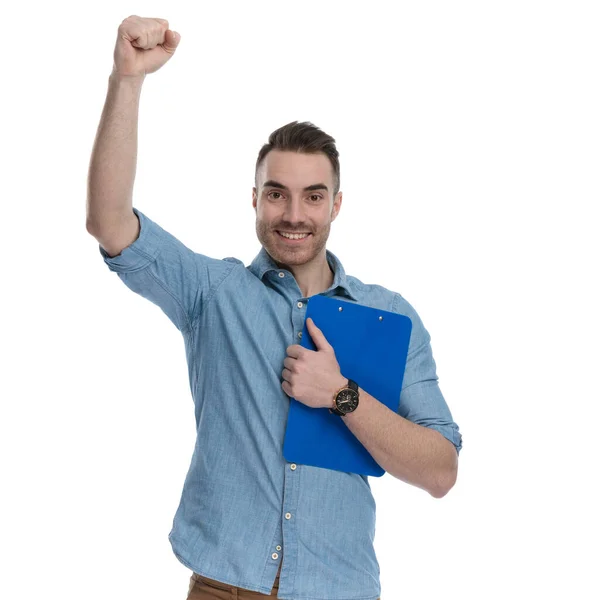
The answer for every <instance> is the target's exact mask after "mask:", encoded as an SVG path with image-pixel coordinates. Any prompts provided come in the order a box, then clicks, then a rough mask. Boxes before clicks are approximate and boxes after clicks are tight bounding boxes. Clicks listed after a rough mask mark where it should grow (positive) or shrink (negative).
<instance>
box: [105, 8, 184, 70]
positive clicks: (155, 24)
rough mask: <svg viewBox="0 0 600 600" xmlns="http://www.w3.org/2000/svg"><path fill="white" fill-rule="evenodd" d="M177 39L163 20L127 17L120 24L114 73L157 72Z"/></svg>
mask: <svg viewBox="0 0 600 600" xmlns="http://www.w3.org/2000/svg"><path fill="white" fill-rule="evenodd" d="M180 39H181V36H180V35H179V34H178V33H176V32H175V31H172V30H171V29H169V22H168V21H167V20H165V19H150V18H144V17H138V16H136V15H131V16H130V17H127V18H126V19H124V20H123V22H122V23H121V25H119V33H118V36H117V44H116V46H115V53H114V67H113V73H116V74H117V75H119V76H121V77H141V78H143V77H145V76H146V75H147V74H148V73H154V71H158V69H160V68H161V67H162V66H163V65H164V64H165V63H166V62H167V61H168V60H169V59H170V58H171V56H173V54H174V53H175V50H176V49H177V46H178V44H179V40H180Z"/></svg>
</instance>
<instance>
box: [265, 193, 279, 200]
mask: <svg viewBox="0 0 600 600" xmlns="http://www.w3.org/2000/svg"><path fill="white" fill-rule="evenodd" d="M271 194H278V195H279V196H281V193H280V192H269V193H268V195H267V196H270V195H271ZM275 200H279V198H275Z"/></svg>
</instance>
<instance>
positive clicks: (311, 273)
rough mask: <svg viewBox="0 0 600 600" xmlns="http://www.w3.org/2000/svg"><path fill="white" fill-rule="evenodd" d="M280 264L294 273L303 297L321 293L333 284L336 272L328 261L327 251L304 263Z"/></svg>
mask: <svg viewBox="0 0 600 600" xmlns="http://www.w3.org/2000/svg"><path fill="white" fill-rule="evenodd" d="M278 264H279V266H280V267H285V268H286V269H288V270H289V271H291V272H292V273H293V275H294V279H295V280H296V283H297V284H298V287H299V288H300V291H301V292H302V297H303V298H310V297H311V296H314V295H315V294H320V293H321V292H324V291H325V290H328V289H329V288H330V287H331V286H332V285H333V280H334V273H333V271H332V270H331V267H330V266H329V263H328V262H327V256H326V254H325V251H323V252H322V253H320V254H319V255H318V256H315V258H314V259H313V260H311V261H310V262H308V263H305V264H303V265H284V264H280V263H278Z"/></svg>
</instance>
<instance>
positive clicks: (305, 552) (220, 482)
mask: <svg viewBox="0 0 600 600" xmlns="http://www.w3.org/2000/svg"><path fill="white" fill-rule="evenodd" d="M133 210H134V213H135V214H136V215H137V216H138V219H139V221H140V226H141V229H140V235H139V237H138V238H137V239H136V240H135V241H134V242H133V243H132V244H131V245H130V246H128V247H127V248H125V249H124V250H123V251H122V252H121V254H119V255H117V256H115V257H113V258H110V257H109V256H108V254H107V253H106V252H105V250H104V249H103V248H102V247H101V246H100V253H101V255H102V256H103V257H104V261H105V262H106V264H107V265H108V266H109V268H110V269H111V270H112V271H115V272H116V273H117V274H118V276H119V278H120V279H121V281H123V283H124V284H125V285H126V286H127V287H128V288H130V289H131V290H133V291H134V292H136V293H137V294H140V295H141V296H143V297H144V298H147V299H148V300H150V301H151V302H153V303H154V304H156V305H158V306H159V307H160V308H161V309H162V310H163V312H164V313H165V314H166V315H167V317H169V319H170V320H171V321H172V322H173V324H174V325H175V326H176V327H177V329H179V331H180V332H181V333H182V336H183V341H184V344H185V350H186V357H187V365H188V372H189V382H190V389H191V393H192V397H193V400H194V406H195V418H196V430H197V438H196V444H195V448H194V452H193V456H192V460H191V464H190V468H189V471H188V473H187V476H186V479H185V482H184V486H183V491H182V495H181V501H180V503H179V507H178V509H177V511H176V513H175V516H174V519H173V527H172V530H171V532H170V533H169V541H170V543H171V546H172V548H173V552H174V553H175V555H176V556H177V558H178V559H179V560H180V561H181V562H182V563H183V564H184V565H185V566H187V567H188V568H189V569H191V570H193V571H195V572H196V573H199V574H200V575H204V576H205V577H209V578H211V579H215V580H217V581H221V582H223V583H226V584H230V585H233V586H238V587H241V588H246V589H248V590H253V591H256V592H260V593H262V594H269V593H270V592H271V590H272V588H273V583H274V580H275V577H276V575H277V572H278V569H279V567H280V563H281V573H280V578H279V592H278V596H277V597H278V598H282V599H286V600H377V598H379V597H380V594H381V586H380V579H379V574H380V572H379V563H378V561H377V558H376V556H375V551H374V546H373V542H374V538H375V500H374V498H373V495H372V493H371V488H370V485H369V480H368V477H367V476H363V475H358V474H355V473H343V472H340V471H334V470H331V469H323V468H319V467H313V466H307V465H302V464H293V463H288V462H287V461H286V460H285V459H284V458H283V452H282V449H283V440H284V434H285V428H286V420H287V415H288V410H289V405H290V399H289V397H288V396H287V394H286V393H285V392H284V391H283V388H282V387H281V382H282V377H281V372H282V370H283V360H284V358H285V357H286V356H287V354H286V349H287V347H288V346H290V345H291V344H296V343H299V335H300V332H301V330H302V327H303V323H304V319H305V311H306V302H307V300H308V299H307V298H305V297H303V296H302V292H301V291H300V288H299V287H298V284H297V283H296V280H295V279H294V276H293V275H292V273H291V272H290V271H288V270H286V269H280V268H278V267H277V265H276V264H275V263H274V262H273V260H272V259H271V257H270V256H269V254H268V253H267V252H266V251H265V249H264V248H262V249H261V251H260V252H259V253H258V255H257V256H256V258H255V259H254V260H253V262H252V263H251V264H250V265H249V266H248V267H246V266H244V263H243V262H242V261H241V260H239V259H237V258H232V257H228V258H224V259H216V258H210V257H208V256H205V255H203V254H198V253H196V252H193V251H192V250H190V249H188V248H187V247H186V246H185V245H184V244H183V243H181V242H180V241H179V240H178V239H176V238H175V237H174V236H173V235H171V234H170V233H168V232H167V231H165V230H164V229H162V228H161V227H160V226H159V225H158V224H157V223H155V222H154V221H152V220H151V219H150V218H148V217H147V216H146V215H144V214H143V213H142V212H141V211H139V210H138V209H136V208H134V209H133ZM326 254H327V260H328V262H329V265H330V266H331V269H332V270H333V272H334V274H335V275H334V277H335V278H334V281H333V284H332V286H331V287H330V288H329V289H328V290H326V291H324V292H322V293H323V294H324V295H325V296H329V297H332V296H335V297H338V298H341V299H344V300H345V301H348V302H358V303H360V304H365V305H367V306H371V307H374V308H381V309H385V310H389V311H394V312H397V313H400V314H404V315H407V316H408V317H410V319H411V320H412V323H413V329H412V335H411V340H410V345H409V353H408V357H407V362H406V370H405V374H404V380H403V386H402V392H401V395H400V404H399V409H398V412H399V414H400V415H402V416H403V417H405V418H406V419H409V420H411V421H413V422H415V423H418V424H419V425H423V426H425V427H431V428H432V429H436V430H437V431H439V432H440V433H441V434H442V435H444V436H445V437H446V438H447V439H449V440H450V441H451V442H452V443H453V444H454V446H455V447H456V451H457V452H459V451H460V449H461V446H462V443H461V434H460V433H459V429H458V427H457V425H456V424H455V423H454V422H453V420H452V416H451V414H450V410H449V409H448V406H447V405H446V402H445V400H444V398H443V396H442V394H441V392H440V389H439V387H438V383H437V379H438V378H437V375H436V370H435V362H434V360H433V357H432V353H431V346H430V337H429V334H428V332H427V330H426V329H425V328H424V326H423V323H422V322H421V320H420V318H419V316H418V315H417V313H416V312H415V310H414V308H413V307H412V306H411V305H410V304H409V303H408V302H407V301H406V300H405V299H404V298H403V297H402V296H401V295H400V294H398V293H395V292H392V291H389V290H387V289H386V288H384V287H382V286H379V285H372V284H364V283H362V282H361V281H359V280H358V279H357V278H355V277H351V276H348V275H346V274H345V272H344V269H343V267H342V264H341V262H340V261H339V260H338V258H337V257H336V256H335V255H334V254H333V253H332V252H330V251H329V250H326ZM342 506H343V510H342V509H341V507H342ZM282 561H283V562H282Z"/></svg>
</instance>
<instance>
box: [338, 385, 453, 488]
mask: <svg viewBox="0 0 600 600" xmlns="http://www.w3.org/2000/svg"><path fill="white" fill-rule="evenodd" d="M359 393H360V401H359V404H358V408H357V409H356V410H355V411H354V412H352V413H349V414H347V415H346V416H345V417H340V418H341V419H342V421H344V423H346V425H347V427H348V428H349V429H350V431H352V433H353V434H354V435H355V436H356V438H357V439H358V440H359V441H360V442H361V444H362V445H363V446H364V447H365V448H366V450H367V451H368V452H369V454H370V455H371V456H372V457H373V459H374V460H375V462H377V464H379V465H380V466H381V467H382V468H383V469H385V470H386V471H387V472H388V473H390V474H391V475H393V476H394V477H396V478H397V479H401V480H402V481H404V482H406V483H409V484H411V485H414V486H417V487H419V488H421V489H424V490H426V491H427V492H429V493H430V494H431V495H432V496H434V497H436V498H441V497H442V496H444V495H445V494H446V493H447V492H448V490H449V489H450V488H451V487H452V486H453V485H454V482H455V480H456V473H457V468H458V457H457V453H456V449H455V447H454V445H453V444H452V443H451V442H450V441H449V440H447V439H446V438H445V437H444V436H443V435H442V434H441V433H439V432H438V431H435V430H434V429H429V428H427V427H423V426H421V425H417V424H416V423H413V422H411V421H409V420H407V419H405V418H404V417H401V416H400V415H398V414H397V413H395V412H394V411H392V410H390V409H389V408H388V407H387V406H386V405H385V404H383V403H382V402H380V401H379V400H377V399H376V398H374V397H373V396H371V395H370V394H368V393H367V392H366V391H365V390H363V389H362V388H359Z"/></svg>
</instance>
